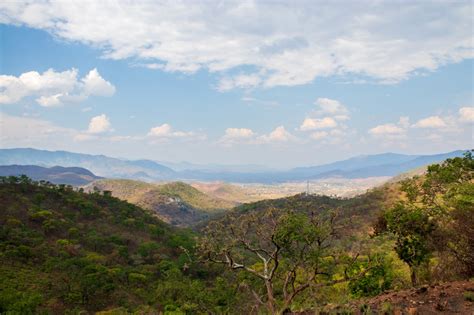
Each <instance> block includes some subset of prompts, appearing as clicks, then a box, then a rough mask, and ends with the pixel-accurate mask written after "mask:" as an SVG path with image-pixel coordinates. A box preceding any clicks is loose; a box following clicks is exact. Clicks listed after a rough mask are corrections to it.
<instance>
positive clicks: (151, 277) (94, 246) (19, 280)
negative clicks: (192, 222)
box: [0, 178, 192, 314]
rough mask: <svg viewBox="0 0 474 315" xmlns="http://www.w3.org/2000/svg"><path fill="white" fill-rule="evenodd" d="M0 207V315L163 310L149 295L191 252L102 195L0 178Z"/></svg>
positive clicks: (163, 228)
mask: <svg viewBox="0 0 474 315" xmlns="http://www.w3.org/2000/svg"><path fill="white" fill-rule="evenodd" d="M0 203H1V204H2V210H1V211H0V266H1V268H0V313H2V314H3V313H4V312H5V313H6V312H7V311H8V312H9V314H33V313H34V314H43V313H44V314H64V313H83V314H90V313H94V312H95V311H98V310H104V309H107V308H112V307H119V306H122V307H124V306H125V307H126V308H129V309H135V308H137V307H140V305H142V306H143V307H146V304H148V303H149V302H150V301H154V302H153V303H155V304H154V305H155V309H163V306H160V302H159V301H158V300H157V298H158V297H157V296H156V295H154V294H149V293H148V292H153V291H154V290H156V287H155V286H156V283H158V282H159V281H162V282H164V283H165V282H166V281H167V280H166V279H164V278H163V273H164V272H166V270H170V269H177V270H178V271H179V269H180V268H182V267H183V266H184V263H185V261H186V260H185V259H183V258H184V257H181V255H183V252H182V251H181V250H180V249H179V248H180V247H186V248H191V247H192V235H191V234H189V232H186V231H181V230H176V229H175V228H172V227H170V226H169V225H167V224H165V223H163V222H162V221H160V220H159V219H157V218H155V217H154V216H152V215H151V214H149V213H148V212H147V211H146V210H143V209H141V208H139V207H137V206H134V205H132V204H129V203H127V202H125V201H121V200H119V199H117V198H114V197H111V196H109V195H107V194H106V195H101V194H98V193H91V194H85V193H82V192H78V191H74V190H72V188H70V187H68V186H66V187H65V186H54V185H51V184H39V183H33V182H31V181H30V180H29V179H25V178H22V179H12V178H8V179H5V178H1V180H0ZM180 257H181V258H180ZM159 279H162V280H159ZM158 280H159V281H158ZM145 313H146V312H145Z"/></svg>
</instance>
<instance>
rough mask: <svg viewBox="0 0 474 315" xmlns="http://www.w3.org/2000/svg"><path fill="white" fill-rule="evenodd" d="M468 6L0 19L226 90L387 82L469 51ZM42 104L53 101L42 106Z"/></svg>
mask: <svg viewBox="0 0 474 315" xmlns="http://www.w3.org/2000/svg"><path fill="white" fill-rule="evenodd" d="M471 6H472V5H471V3H470V2H469V1H456V2H452V1H448V2H443V1H433V2H426V1H422V2H414V3H410V4H404V5H403V6H400V4H399V3H398V2H393V1H375V2H373V1H372V2H368V1H352V2H350V3H348V2H337V1H336V2H321V1H302V2H284V1H283V2H274V1H261V2H260V1H255V2H254V1H245V2H241V1H240V2H239V1H237V2H214V1H205V2H200V1H194V2H180V1H169V2H154V1H145V2H138V3H137V2H131V1H95V2H94V5H90V3H89V2H87V3H85V2H81V1H77V2H64V1H42V2H30V1H4V2H2V3H0V10H1V12H2V14H1V15H0V22H1V23H6V24H14V25H26V26H28V27H33V28H37V29H42V30H46V31H48V32H50V33H52V34H54V36H57V37H59V38H61V39H63V40H69V41H75V42H81V43H84V44H87V45H91V46H94V47H99V49H102V51H103V55H104V57H105V58H110V59H127V58H128V59H130V60H134V61H136V62H141V63H143V65H144V66H147V67H149V68H153V69H158V70H161V71H178V72H183V73H193V72H196V71H198V70H200V69H206V70H208V71H210V72H213V73H218V76H219V77H220V78H221V81H220V83H218V85H217V86H218V88H219V89H220V90H223V91H225V90H229V89H233V88H249V87H255V86H258V87H273V86H282V85H285V86H292V85H298V84H306V83H309V82H312V81H313V80H314V79H315V78H318V77H324V76H330V75H345V74H352V75H356V76H360V77H364V78H368V79H373V80H375V81H378V82H383V83H392V82H398V81H400V80H404V79H407V78H409V77H410V76H411V75H413V74H414V73H419V72H420V70H421V71H433V70H436V69H437V68H438V67H440V66H441V65H444V64H447V63H453V62H459V61H462V60H464V59H467V58H472V57H473V49H472V46H473V45H472V32H471V29H472V27H471V26H472V12H471V11H472V10H471ZM157 21H159V23H157ZM328 26H330V27H328ZM170 30H172V31H170ZM52 95H54V94H50V95H49V96H52ZM48 101H49V104H54V103H55V102H57V101H56V100H55V99H54V98H51V99H49V100H44V102H43V103H45V104H48Z"/></svg>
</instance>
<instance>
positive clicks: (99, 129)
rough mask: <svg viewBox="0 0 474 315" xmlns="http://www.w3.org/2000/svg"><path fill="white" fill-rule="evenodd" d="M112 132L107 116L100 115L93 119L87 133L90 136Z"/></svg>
mask: <svg viewBox="0 0 474 315" xmlns="http://www.w3.org/2000/svg"><path fill="white" fill-rule="evenodd" d="M111 130H112V125H111V124H110V121H109V118H108V117H107V116H106V115H105V114H102V115H99V116H95V117H92V118H91V121H90V122H89V128H88V129H87V132H88V133H90V134H100V133H104V132H107V131H111Z"/></svg>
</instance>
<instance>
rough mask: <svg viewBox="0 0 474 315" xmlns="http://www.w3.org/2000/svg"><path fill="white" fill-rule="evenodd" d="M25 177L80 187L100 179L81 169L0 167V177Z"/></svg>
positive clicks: (30, 166)
mask: <svg viewBox="0 0 474 315" xmlns="http://www.w3.org/2000/svg"><path fill="white" fill-rule="evenodd" d="M20 175H26V176H28V177H29V178H31V179H33V180H37V181H39V180H46V181H49V182H51V183H53V184H66V185H74V186H80V185H85V184H88V183H90V182H93V181H95V180H97V179H100V178H102V177H99V176H96V175H94V174H93V173H92V172H91V171H89V170H87V169H85V168H82V167H62V166H54V167H41V166H37V165H0V176H20Z"/></svg>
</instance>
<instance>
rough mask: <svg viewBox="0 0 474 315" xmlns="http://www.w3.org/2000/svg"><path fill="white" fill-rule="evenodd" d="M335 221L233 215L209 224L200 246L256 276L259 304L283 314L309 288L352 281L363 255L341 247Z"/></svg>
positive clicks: (331, 218) (218, 260) (217, 259)
mask: <svg viewBox="0 0 474 315" xmlns="http://www.w3.org/2000/svg"><path fill="white" fill-rule="evenodd" d="M334 220H335V216H334V215H327V216H326V217H323V216H317V215H314V214H311V215H307V214H303V213H295V212H292V211H287V212H283V213H282V212H279V211H277V210H274V209H269V210H266V211H265V212H264V213H261V212H250V213H244V214H231V215H228V216H226V217H225V218H223V219H222V220H220V221H213V222H211V223H210V224H209V225H208V226H207V228H206V229H205V233H204V237H202V238H201V240H200V243H199V250H200V252H201V253H202V255H203V256H204V257H205V259H207V260H208V261H210V262H213V263H219V264H223V265H225V266H227V267H228V268H230V269H231V270H237V271H244V272H246V273H249V274H250V275H253V276H254V277H256V278H257V279H258V280H259V283H260V286H259V287H257V288H256V289H251V290H252V294H253V296H254V298H255V299H256V301H257V303H258V304H259V305H260V306H264V307H265V308H266V309H267V311H268V312H269V313H271V314H283V313H284V312H286V311H288V310H289V309H290V308H291V305H292V302H293V301H294V299H295V298H296V297H298V296H301V295H302V294H303V292H304V291H306V290H307V289H308V288H313V289H317V288H321V287H325V286H330V285H333V284H336V283H340V282H345V281H348V280H350V278H349V277H348V270H349V269H350V268H351V266H352V265H353V264H354V263H355V262H356V260H357V256H358V255H354V257H349V256H347V255H345V254H342V253H341V252H340V251H338V250H337V249H336V246H335V242H336V233H335V232H336V231H335V221H334ZM364 272H365V270H364V271H363V272H362V273H364ZM337 274H339V277H338V276H336V275H337ZM357 276H360V275H357Z"/></svg>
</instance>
